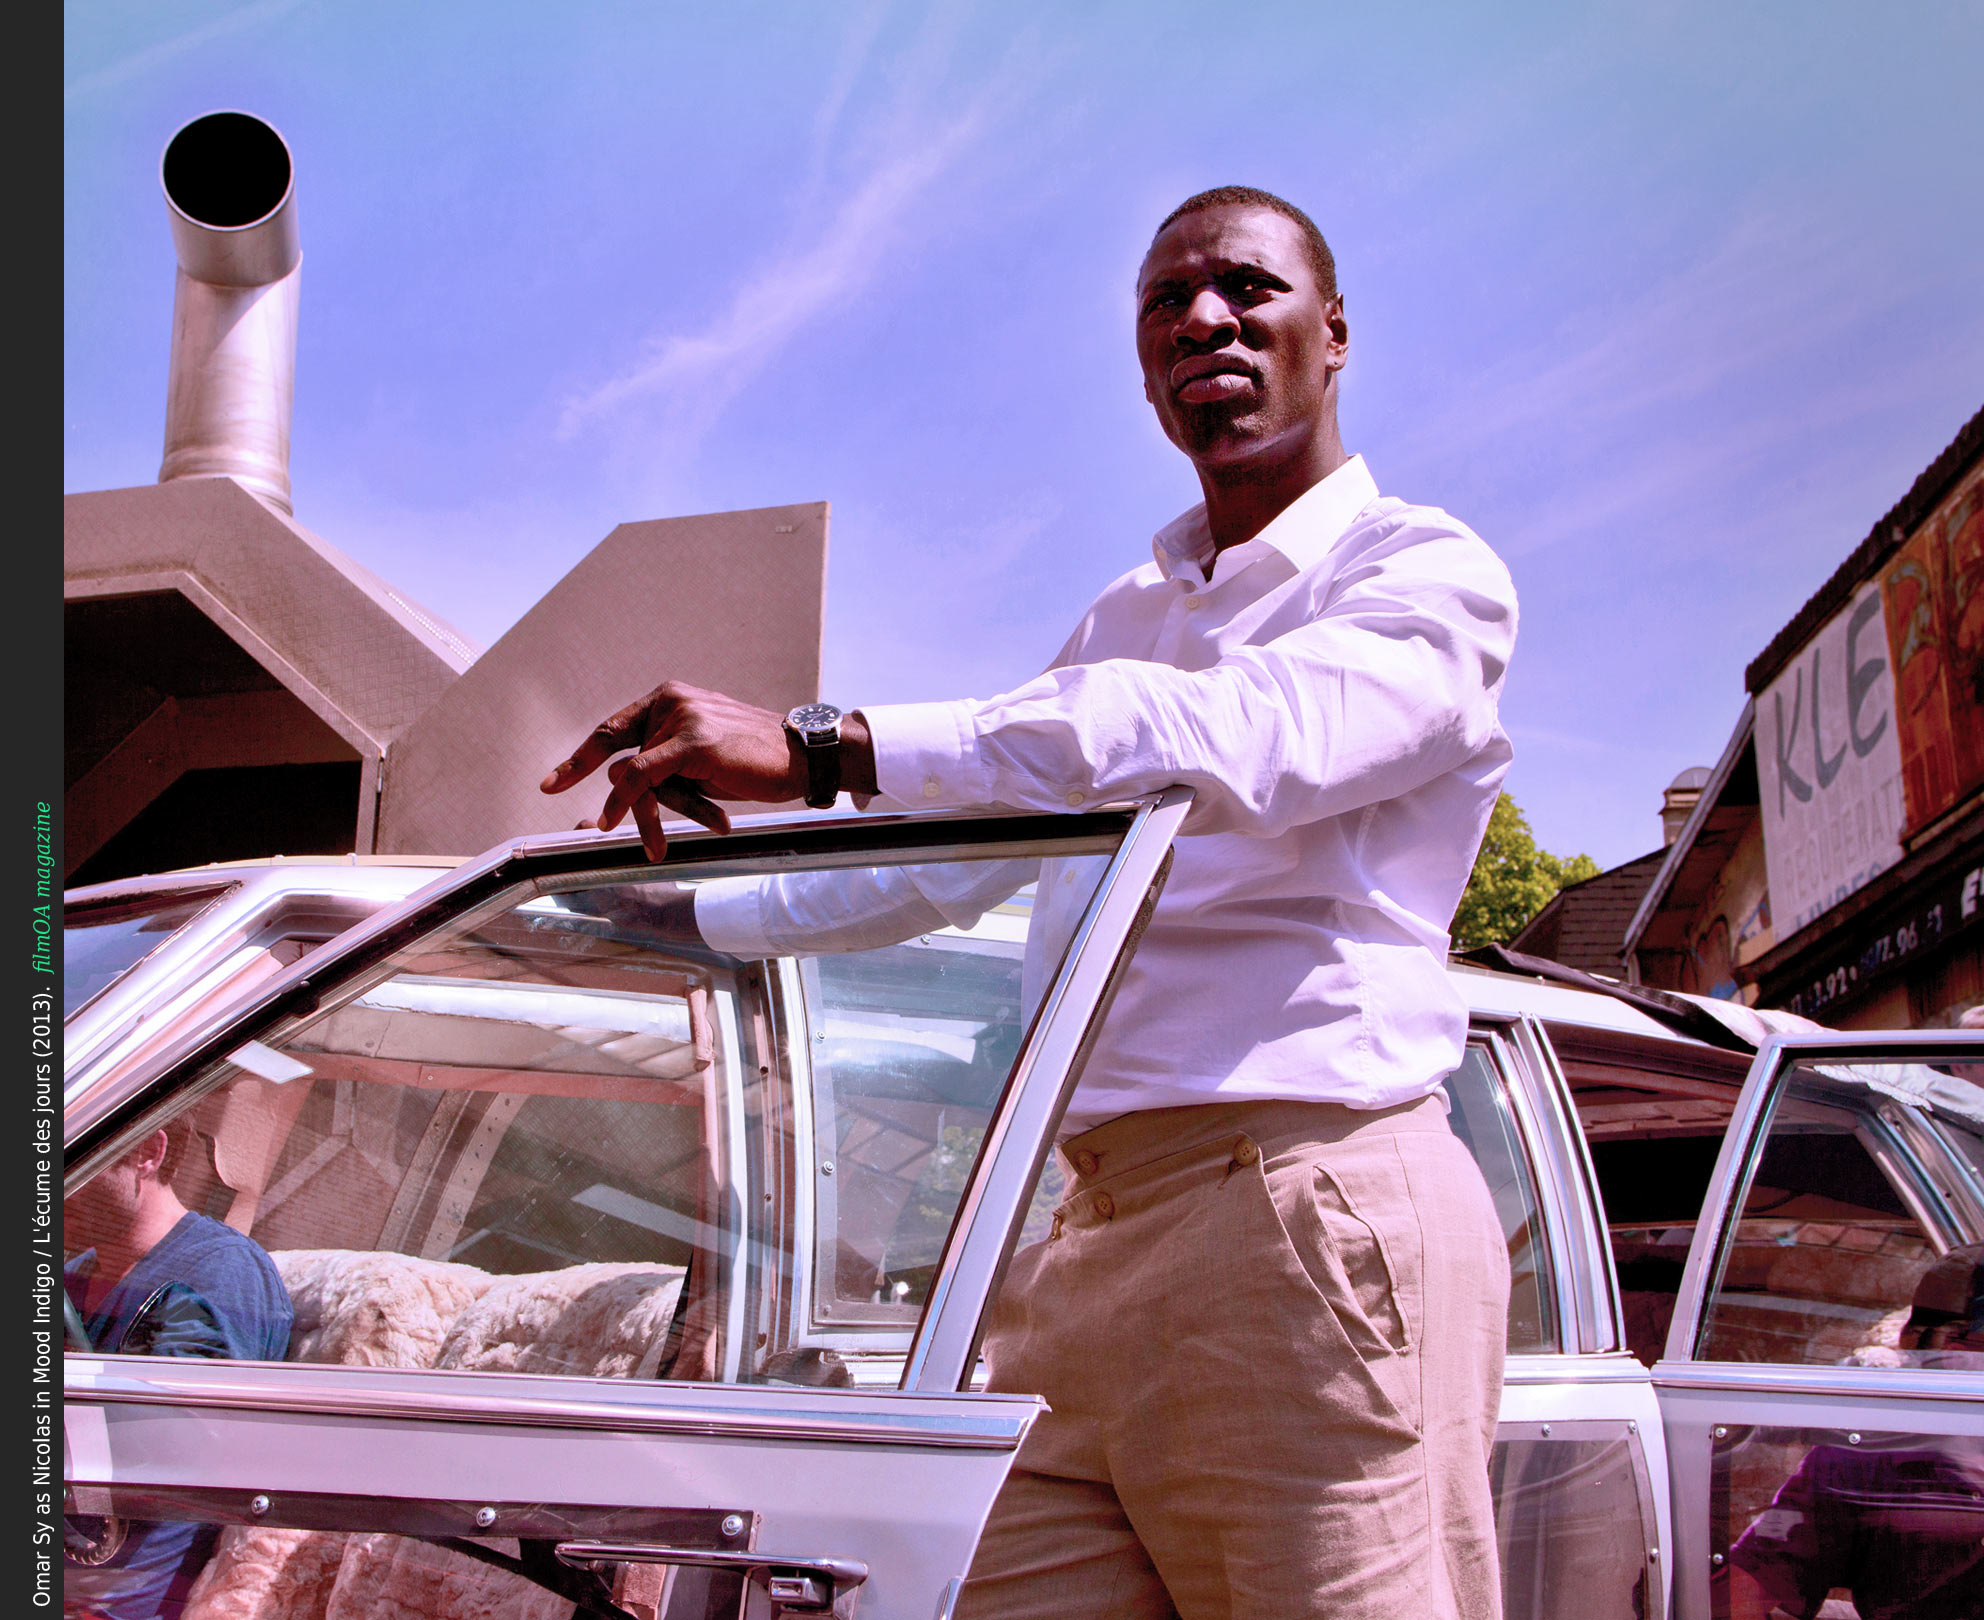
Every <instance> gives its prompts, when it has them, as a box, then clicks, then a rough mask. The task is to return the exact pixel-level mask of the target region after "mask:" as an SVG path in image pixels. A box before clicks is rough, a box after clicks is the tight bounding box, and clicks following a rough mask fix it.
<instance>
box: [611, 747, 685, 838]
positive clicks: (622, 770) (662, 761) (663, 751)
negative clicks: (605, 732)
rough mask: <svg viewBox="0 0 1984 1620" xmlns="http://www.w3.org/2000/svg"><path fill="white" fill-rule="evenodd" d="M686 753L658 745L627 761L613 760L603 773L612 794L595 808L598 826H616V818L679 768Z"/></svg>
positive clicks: (618, 821)
mask: <svg viewBox="0 0 1984 1620" xmlns="http://www.w3.org/2000/svg"><path fill="white" fill-rule="evenodd" d="M687 752H688V750H687V749H686V748H685V747H684V746H683V745H682V744H680V743H671V742H661V743H657V744H655V746H654V747H652V748H648V749H644V750H643V751H642V752H640V753H638V754H635V755H633V756H632V757H631V758H629V759H616V760H615V761H614V762H613V763H612V765H611V766H610V767H608V770H607V775H608V776H609V777H610V778H611V780H612V782H613V791H612V792H611V793H609V794H607V796H606V803H605V804H603V805H601V806H600V807H599V824H600V826H602V827H607V828H611V827H617V826H619V825H620V818H621V817H622V816H624V815H626V813H627V812H628V811H629V810H631V809H632V808H633V807H634V804H635V802H636V801H637V800H639V799H641V798H642V797H644V796H645V795H647V794H649V793H652V792H653V791H654V790H655V789H656V788H658V787H659V786H661V784H662V783H663V782H665V781H667V780H668V779H669V777H671V776H673V775H674V774H675V773H676V771H677V770H679V769H680V768H681V766H682V762H683V756H684V755H685V754H686V753H687Z"/></svg>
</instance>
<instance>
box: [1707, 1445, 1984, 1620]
mask: <svg viewBox="0 0 1984 1620" xmlns="http://www.w3.org/2000/svg"><path fill="white" fill-rule="evenodd" d="M1715 1487H1716V1494H1717V1496H1718V1497H1719V1498H1720V1499H1722V1500H1725V1501H1726V1502H1727V1504H1728V1506H1727V1509H1726V1512H1725V1514H1724V1516H1723V1521H1722V1538H1723V1539H1722V1543H1721V1545H1719V1546H1718V1548H1717V1550H1718V1551H1722V1550H1723V1548H1724V1547H1726V1548H1727V1552H1726V1558H1725V1566H1726V1567H1725V1569H1724V1570H1723V1571H1722V1572H1721V1573H1720V1574H1719V1575H1718V1577H1717V1579H1716V1582H1715V1586H1714V1593H1715V1598H1716V1602H1715V1613H1716V1615H1717V1616H1718V1617H1727V1620H1772V1617H1774V1616H1790V1617H1791V1620H1818V1617H1823V1620H1970V1617H1974V1616H1976V1615H1979V1614H1984V1439H1979V1438H1976V1437H1969V1436H1958V1435H1909V1434H1874V1433H1859V1432H1854V1433H1836V1432H1831V1431H1809V1430H1791V1429H1754V1430H1747V1431H1738V1432H1736V1433H1735V1434H1732V1436H1731V1437H1730V1438H1729V1439H1727V1440H1726V1441H1724V1442H1722V1443H1720V1444H1718V1446H1717V1450H1716V1458H1715Z"/></svg>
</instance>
